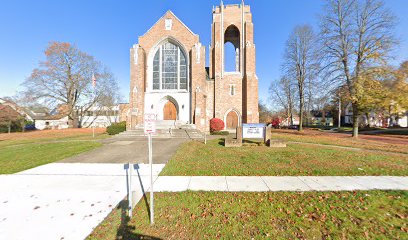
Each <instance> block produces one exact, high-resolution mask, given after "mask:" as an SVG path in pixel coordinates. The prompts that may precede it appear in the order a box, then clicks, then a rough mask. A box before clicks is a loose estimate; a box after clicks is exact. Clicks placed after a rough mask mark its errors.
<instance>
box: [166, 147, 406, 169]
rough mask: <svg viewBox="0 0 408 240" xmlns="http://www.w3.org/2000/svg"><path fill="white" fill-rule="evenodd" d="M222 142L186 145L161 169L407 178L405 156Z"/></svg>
mask: <svg viewBox="0 0 408 240" xmlns="http://www.w3.org/2000/svg"><path fill="white" fill-rule="evenodd" d="M221 143H222V140H211V141H208V142H207V145H204V144H203V143H201V142H195V141H192V142H187V143H185V144H184V145H182V146H181V147H180V148H179V149H178V151H177V152H176V154H175V155H174V156H173V158H172V159H171V160H170V161H169V163H168V164H167V165H166V167H165V168H164V169H163V171H162V173H161V175H170V176H265V175H270V176H304V175H318V176H324V175H326V176H345V175H347V176H353V175H358V176H361V175H394V176H406V175H408V156H398V155H389V154H385V153H384V154H383V153H373V152H369V151H351V150H347V149H339V148H333V147H326V146H324V147H320V146H310V145H301V144H288V147H287V148H268V147H265V146H262V147H258V146H246V147H241V148H225V147H224V146H222V144H221Z"/></svg>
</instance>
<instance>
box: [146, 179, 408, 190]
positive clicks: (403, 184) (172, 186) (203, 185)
mask: <svg viewBox="0 0 408 240" xmlns="http://www.w3.org/2000/svg"><path fill="white" fill-rule="evenodd" d="M153 190H154V191H155V192H182V191H188V190H191V191H225V192H267V191H352V190H408V177H392V176H379V177H372V176H361V177H340V176H339V177H330V176H329V177H312V176H310V177H309V176H305V177H269V176H263V177H255V176H248V177H233V176H231V177H229V176H227V177H225V176H214V177H212V176H208V177H207V176H194V177H184V176H174V177H172V176H160V177H158V179H157V180H156V181H155V183H154V186H153Z"/></svg>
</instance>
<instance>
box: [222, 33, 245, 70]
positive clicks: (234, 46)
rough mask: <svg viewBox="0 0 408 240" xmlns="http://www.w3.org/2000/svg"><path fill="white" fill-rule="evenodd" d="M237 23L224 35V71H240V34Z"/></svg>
mask: <svg viewBox="0 0 408 240" xmlns="http://www.w3.org/2000/svg"><path fill="white" fill-rule="evenodd" d="M239 34H240V33H239V29H238V28H237V27H236V26H235V25H230V26H229V27H228V28H227V30H225V35H224V72H240V46H241V45H240V37H239V36H240V35H239Z"/></svg>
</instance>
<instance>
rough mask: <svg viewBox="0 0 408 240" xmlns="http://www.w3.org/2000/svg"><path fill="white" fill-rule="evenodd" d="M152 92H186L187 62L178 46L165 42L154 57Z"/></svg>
mask: <svg viewBox="0 0 408 240" xmlns="http://www.w3.org/2000/svg"><path fill="white" fill-rule="evenodd" d="M153 90H187V61H186V56H185V55H184V53H183V51H181V49H180V47H179V46H177V45H174V44H172V43H170V42H166V43H165V44H163V45H161V46H160V47H159V49H158V50H157V52H156V54H155V55H154V59H153Z"/></svg>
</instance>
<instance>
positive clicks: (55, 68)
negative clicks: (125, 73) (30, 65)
mask: <svg viewBox="0 0 408 240" xmlns="http://www.w3.org/2000/svg"><path fill="white" fill-rule="evenodd" d="M45 57H46V60H45V61H43V62H40V64H39V67H38V68H36V69H34V70H33V71H32V73H31V76H30V77H29V78H27V79H26V81H25V82H24V86H25V87H26V90H25V91H24V92H25V95H26V96H29V97H30V98H31V99H33V100H38V101H40V102H41V103H42V104H43V105H46V106H50V107H56V106H61V105H63V106H65V113H64V114H66V116H68V122H69V126H70V127H80V122H81V121H80V119H81V118H82V117H84V116H85V114H86V112H87V111H88V110H89V109H90V108H91V107H92V106H95V105H98V104H99V103H102V102H106V99H117V96H118V85H117V82H116V80H115V79H114V77H113V74H112V73H111V72H110V71H109V70H108V69H107V68H106V67H105V66H103V65H102V64H101V63H100V62H99V61H97V60H95V58H94V57H93V56H90V55H88V54H87V53H85V52H82V51H81V50H79V49H78V48H77V47H76V46H74V45H72V44H70V43H66V42H51V43H50V44H49V45H48V47H47V49H46V50H45ZM95 79H96V82H97V83H96V86H93V85H92V84H93V80H95Z"/></svg>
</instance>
